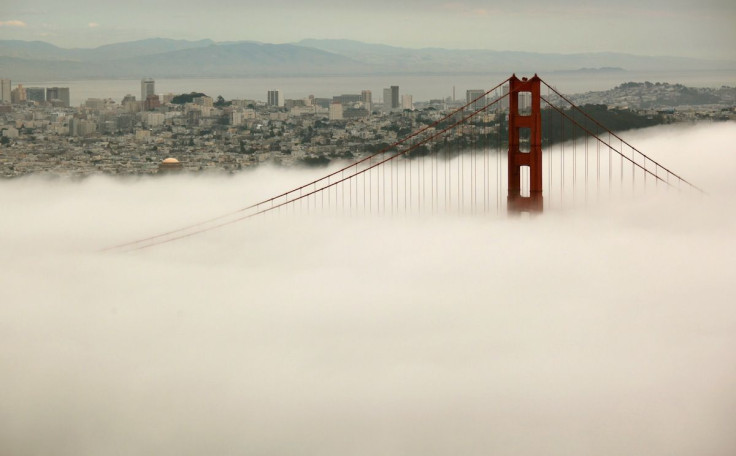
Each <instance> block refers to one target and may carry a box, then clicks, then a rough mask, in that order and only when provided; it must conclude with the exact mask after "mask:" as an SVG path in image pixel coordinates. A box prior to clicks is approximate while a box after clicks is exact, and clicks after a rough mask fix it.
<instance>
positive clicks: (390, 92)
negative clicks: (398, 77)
mask: <svg viewBox="0 0 736 456" xmlns="http://www.w3.org/2000/svg"><path fill="white" fill-rule="evenodd" d="M400 106H401V100H400V99H399V86H391V88H389V89H383V109H384V110H385V111H391V110H392V109H396V108H398V107H400Z"/></svg>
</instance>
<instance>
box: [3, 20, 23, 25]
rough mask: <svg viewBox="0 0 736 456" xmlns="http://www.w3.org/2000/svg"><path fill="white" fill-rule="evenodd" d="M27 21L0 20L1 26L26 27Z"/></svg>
mask: <svg viewBox="0 0 736 456" xmlns="http://www.w3.org/2000/svg"><path fill="white" fill-rule="evenodd" d="M25 26H26V23H25V22H23V21H18V20H12V21H0V27H25Z"/></svg>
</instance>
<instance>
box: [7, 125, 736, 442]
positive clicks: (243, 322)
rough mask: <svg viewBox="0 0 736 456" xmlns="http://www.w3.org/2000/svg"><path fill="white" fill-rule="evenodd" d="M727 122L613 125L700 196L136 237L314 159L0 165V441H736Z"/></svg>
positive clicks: (242, 198) (222, 206)
mask: <svg viewBox="0 0 736 456" xmlns="http://www.w3.org/2000/svg"><path fill="white" fill-rule="evenodd" d="M735 136H736V125H734V124H733V123H731V124H721V125H711V126H708V127H698V128H683V127H682V126H678V128H676V129H675V128H658V129H652V130H649V131H645V132H640V133H637V134H634V135H627V139H631V141H632V143H634V144H636V145H637V146H640V147H641V148H642V150H644V151H645V152H647V153H648V154H650V155H651V156H652V157H653V158H657V159H660V160H662V162H663V163H664V164H665V165H671V166H672V167H673V169H676V170H678V171H683V172H684V173H685V176H686V177H689V178H691V179H693V180H694V181H695V182H696V183H698V184H701V185H702V186H703V187H705V188H706V189H707V190H708V191H709V193H710V194H711V196H708V197H696V198H690V197H688V196H687V195H686V194H680V193H678V192H675V191H672V192H661V193H660V192H653V193H651V194H650V193H648V194H647V195H642V197H641V198H640V199H637V200H634V201H627V202H625V203H623V202H620V203H612V202H608V203H606V204H605V205H603V203H599V204H591V205H590V206H588V207H587V208H585V209H579V210H569V211H563V210H555V211H549V212H548V213H545V214H543V215H541V216H539V217H536V218H533V219H526V218H523V217H522V218H505V217H503V216H498V215H491V216H475V217H471V216H426V215H424V216H416V217H409V216H399V217H389V216H382V217H378V216H375V215H374V216H366V217H363V216H355V215H354V216H351V217H348V216H330V215H317V214H314V213H305V212H302V214H301V215H299V214H293V213H283V212H282V214H280V215H272V216H266V217H261V218H254V219H250V220H247V221H244V222H241V223H238V224H234V225H230V226H227V227H224V228H222V229H219V230H215V231H211V232H208V233H205V234H202V235H199V236H194V237H191V238H187V239H184V240H181V241H177V242H172V243H169V244H164V245H161V246H158V247H155V248H151V249H146V250H141V251H136V252H129V253H105V254H101V253H98V252H97V250H98V249H99V248H102V247H106V246H110V245H114V244H116V243H120V242H124V241H127V240H132V239H136V238H139V237H142V236H146V235H151V234H156V233H159V232H161V231H165V230H167V229H169V228H176V227H178V226H181V225H186V224H189V223H193V222H197V221H199V220H200V219H203V218H208V217H211V216H217V215H220V214H222V213H225V212H227V211H230V210H233V209H237V208H239V207H243V206H245V205H247V204H249V203H252V202H253V201H256V200H260V199H262V198H263V197H266V196H270V195H271V194H274V193H277V192H279V191H280V190H283V189H284V188H287V187H293V186H294V185H296V184H300V183H303V182H305V181H309V180H310V179H312V178H313V177H314V175H315V173H316V172H320V173H321V172H323V171H305V170H293V169H286V170H284V169H268V168H263V169H259V170H256V171H254V172H244V173H241V174H239V175H236V176H232V177H225V176H206V175H199V176H196V177H191V176H168V177H163V178H147V179H127V180H123V179H112V178H104V177H97V178H91V179H87V180H84V181H82V182H71V181H64V180H58V179H57V180H46V179H42V178H27V179H16V180H12V181H7V182H0V207H2V208H3V223H2V224H0V251H2V252H3V254H2V255H0V270H2V271H3V273H2V274H0V302H2V306H0V372H2V379H3V381H2V383H3V384H2V388H3V394H2V395H0V442H2V450H3V453H7V454H51V453H53V454H55V455H59V456H72V455H93V454H109V453H121V454H154V453H155V454H159V455H164V456H166V455H192V456H194V455H201V454H284V455H301V454H323V455H327V456H331V455H342V454H356V455H363V454H365V455H371V454H386V455H415V454H425V455H430V456H433V455H438V456H439V455H448V454H486V453H489V452H490V453H495V454H515V455H522V456H523V455H539V454H549V455H555V456H557V455H560V456H561V455H566V456H579V455H589V454H596V455H602V456H613V455H620V454H647V455H652V456H664V455H671V454H679V453H681V454H724V455H725V454H734V451H735V450H736V441H735V440H734V438H733V429H732V427H733V423H734V421H736V371H734V369H733V366H734V365H735V363H736V354H735V353H734V350H733V347H734V346H736V332H735V331H734V328H736V308H734V306H733V302H734V301H736V283H735V282H734V280H733V271H734V270H736V258H735V257H734V255H733V252H734V251H736V238H735V237H734V235H733V233H734V232H736V216H735V215H734V214H733V213H732V212H733V211H730V210H729V208H730V207H732V201H733V198H734V197H736V185H735V184H734V183H733V179H732V176H731V174H732V173H731V171H732V170H733V169H736V156H733V154H729V153H728V151H729V150H730V149H729V147H728V145H729V144H730V141H732V140H733V138H734V137H735ZM703 163H718V166H703Z"/></svg>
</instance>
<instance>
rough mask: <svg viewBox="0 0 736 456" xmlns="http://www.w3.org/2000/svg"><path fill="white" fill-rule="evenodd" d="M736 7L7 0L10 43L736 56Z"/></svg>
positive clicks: (5, 28)
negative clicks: (169, 41)
mask: <svg viewBox="0 0 736 456" xmlns="http://www.w3.org/2000/svg"><path fill="white" fill-rule="evenodd" d="M734 24H736V2H733V1H732V0H702V1H696V0H643V1H639V0H618V1H610V0H590V1H580V0H563V1H557V2H550V1H544V0H518V1H507V2H500V1H484V0H460V1H446V0H422V1H417V0H408V1H402V2H397V1H394V0H374V1H370V2H346V1H343V0H307V1H304V0H271V1H261V0H259V1H248V0H247V1H243V0H221V1H217V2H206V1H201V0H161V1H152V0H145V1H143V0H131V1H126V2H100V1H97V0H70V1H65V2H59V1H57V0H27V1H18V0H10V1H8V0H5V1H3V6H2V9H1V10H0V39H23V40H43V41H49V42H51V43H54V44H57V45H60V46H64V47H89V46H96V45H101V44H107V43H112V42H119V41H128V40H136V39H142V38H150V37H166V38H177V39H202V38H211V39H214V40H216V41H228V40H231V41H234V40H256V41H264V42H273V43H284V42H292V41H298V40H300V39H304V38H349V39H355V40H361V41H365V42H371V43H385V44H391V45H397V46H407V47H445V48H483V49H496V50H522V51H539V52H561V53H573V52H588V51H614V52H629V53H635V54H646V55H654V54H666V55H680V56H703V57H713V58H728V59H734V58H736V50H735V48H736V45H735V44H734V43H736V27H734Z"/></svg>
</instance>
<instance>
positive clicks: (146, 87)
mask: <svg viewBox="0 0 736 456" xmlns="http://www.w3.org/2000/svg"><path fill="white" fill-rule="evenodd" d="M155 94H156V81H154V80H153V79H151V78H143V79H141V101H146V100H147V99H148V97H149V96H150V95H155Z"/></svg>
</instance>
